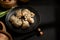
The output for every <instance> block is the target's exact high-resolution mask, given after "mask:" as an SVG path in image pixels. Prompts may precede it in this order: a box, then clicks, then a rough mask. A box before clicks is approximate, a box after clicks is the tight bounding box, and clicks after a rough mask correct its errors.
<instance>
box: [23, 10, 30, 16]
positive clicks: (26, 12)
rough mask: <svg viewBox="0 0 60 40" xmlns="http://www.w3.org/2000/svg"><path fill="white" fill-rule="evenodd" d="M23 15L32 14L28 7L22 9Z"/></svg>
mask: <svg viewBox="0 0 60 40" xmlns="http://www.w3.org/2000/svg"><path fill="white" fill-rule="evenodd" d="M22 14H23V16H25V15H28V14H30V11H29V10H28V9H24V10H23V11H22Z"/></svg>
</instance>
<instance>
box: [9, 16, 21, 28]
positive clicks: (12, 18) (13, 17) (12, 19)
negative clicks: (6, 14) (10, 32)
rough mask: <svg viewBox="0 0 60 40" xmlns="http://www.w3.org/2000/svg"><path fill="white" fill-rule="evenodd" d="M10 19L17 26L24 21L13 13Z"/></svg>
mask: <svg viewBox="0 0 60 40" xmlns="http://www.w3.org/2000/svg"><path fill="white" fill-rule="evenodd" d="M10 21H11V22H12V24H14V25H15V26H16V27H19V26H21V25H22V21H21V19H18V18H17V17H16V16H14V15H12V16H11V18H10Z"/></svg>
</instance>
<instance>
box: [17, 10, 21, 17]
mask: <svg viewBox="0 0 60 40" xmlns="http://www.w3.org/2000/svg"><path fill="white" fill-rule="evenodd" d="M21 11H22V10H21V9H20V10H17V11H16V17H18V18H21V16H22V13H21Z"/></svg>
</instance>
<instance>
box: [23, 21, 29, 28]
mask: <svg viewBox="0 0 60 40" xmlns="http://www.w3.org/2000/svg"><path fill="white" fill-rule="evenodd" d="M29 26H30V25H29V22H28V21H24V20H23V25H22V28H23V29H26V28H28V27H29Z"/></svg>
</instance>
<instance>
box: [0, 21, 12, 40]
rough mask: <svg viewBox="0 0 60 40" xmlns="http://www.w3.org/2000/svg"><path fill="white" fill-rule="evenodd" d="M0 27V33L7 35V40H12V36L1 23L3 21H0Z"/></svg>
mask: <svg viewBox="0 0 60 40" xmlns="http://www.w3.org/2000/svg"><path fill="white" fill-rule="evenodd" d="M0 28H2V29H1V30H0V33H2V34H4V35H6V36H7V37H8V39H9V40H13V39H12V36H11V35H10V34H9V33H8V32H7V31H6V28H5V25H4V24H3V22H1V21H0Z"/></svg>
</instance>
